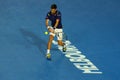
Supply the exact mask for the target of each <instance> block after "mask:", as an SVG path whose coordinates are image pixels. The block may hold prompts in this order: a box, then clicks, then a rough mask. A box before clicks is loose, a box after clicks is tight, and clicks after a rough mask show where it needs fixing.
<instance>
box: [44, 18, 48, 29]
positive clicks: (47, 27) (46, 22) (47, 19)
mask: <svg viewBox="0 0 120 80" xmlns="http://www.w3.org/2000/svg"><path fill="white" fill-rule="evenodd" d="M45 23H46V27H47V29H48V26H49V19H46V21H45Z"/></svg>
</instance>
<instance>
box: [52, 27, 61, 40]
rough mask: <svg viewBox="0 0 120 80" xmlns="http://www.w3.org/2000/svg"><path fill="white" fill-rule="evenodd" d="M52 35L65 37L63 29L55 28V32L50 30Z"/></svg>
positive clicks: (59, 38)
mask: <svg viewBox="0 0 120 80" xmlns="http://www.w3.org/2000/svg"><path fill="white" fill-rule="evenodd" d="M50 35H53V36H56V37H57V40H62V39H63V29H55V33H52V32H50Z"/></svg>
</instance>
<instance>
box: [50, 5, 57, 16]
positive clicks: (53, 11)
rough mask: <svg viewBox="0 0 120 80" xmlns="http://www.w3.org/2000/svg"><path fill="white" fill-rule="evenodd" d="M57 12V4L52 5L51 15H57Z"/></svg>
mask: <svg viewBox="0 0 120 80" xmlns="http://www.w3.org/2000/svg"><path fill="white" fill-rule="evenodd" d="M56 10H57V5H56V4H52V5H51V13H52V14H55V13H56Z"/></svg>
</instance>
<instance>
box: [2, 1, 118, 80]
mask: <svg viewBox="0 0 120 80" xmlns="http://www.w3.org/2000/svg"><path fill="white" fill-rule="evenodd" d="M52 3H56V4H57V5H58V10H60V11H61V13H62V23H63V25H64V31H65V33H66V34H67V36H68V40H69V41H70V42H71V44H70V45H72V48H73V46H74V49H76V50H77V51H78V52H82V53H80V54H81V56H85V57H84V59H88V60H89V62H92V63H93V65H95V66H96V67H97V69H99V70H97V72H101V73H100V74H99V73H84V70H82V68H81V69H78V68H77V67H76V66H75V65H74V63H79V62H71V61H70V58H69V57H68V56H70V57H78V56H75V55H74V56H71V55H72V54H71V55H66V54H63V52H61V51H60V50H59V49H58V47H57V45H54V44H53V45H52V49H51V54H52V60H51V61H48V60H46V58H45V53H46V46H47V41H48V35H45V34H44V31H46V28H45V16H46V14H47V12H48V11H49V9H50V5H51V4H52ZM69 47H70V46H69ZM67 54H69V52H68V53H67ZM73 54H74V53H73ZM119 61H120V1H119V0H75V1H73V0H69V1H67V0H0V80H120V62H119ZM83 63H84V62H83ZM81 64H82V63H81ZM84 66H85V65H83V66H82V67H83V68H84ZM86 66H88V65H86ZM78 67H79V66H78ZM88 67H91V66H90V65H89V66H88Z"/></svg>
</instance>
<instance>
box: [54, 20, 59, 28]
mask: <svg viewBox="0 0 120 80" xmlns="http://www.w3.org/2000/svg"><path fill="white" fill-rule="evenodd" d="M59 21H60V20H59V19H56V23H55V25H54V28H56V27H57V26H58V24H59Z"/></svg>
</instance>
